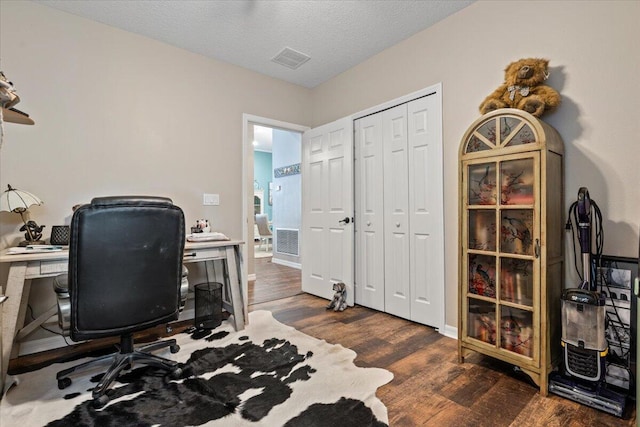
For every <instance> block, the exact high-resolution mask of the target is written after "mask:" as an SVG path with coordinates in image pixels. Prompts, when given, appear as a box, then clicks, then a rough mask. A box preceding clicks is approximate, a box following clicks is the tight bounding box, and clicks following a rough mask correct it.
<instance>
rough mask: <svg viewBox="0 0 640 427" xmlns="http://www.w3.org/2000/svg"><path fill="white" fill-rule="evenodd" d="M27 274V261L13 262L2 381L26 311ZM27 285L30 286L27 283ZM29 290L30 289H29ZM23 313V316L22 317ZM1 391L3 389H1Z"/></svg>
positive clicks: (5, 318)
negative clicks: (24, 294)
mask: <svg viewBox="0 0 640 427" xmlns="http://www.w3.org/2000/svg"><path fill="white" fill-rule="evenodd" d="M26 274H27V263H26V262H13V263H11V267H9V276H8V278H7V286H6V288H5V295H6V296H8V297H9V298H8V299H7V300H6V301H5V302H4V304H2V372H0V375H1V376H2V377H1V378H2V381H0V382H1V383H5V379H6V377H7V370H8V368H9V358H10V357H11V351H12V349H13V340H14V338H15V336H16V331H17V330H18V329H19V327H22V323H23V322H24V315H25V313H26V304H27V303H28V298H27V301H26V302H25V303H24V304H23V301H22V296H23V291H24V290H25V277H26ZM27 286H29V285H28V284H27ZM27 291H28V289H27ZM20 313H22V318H20ZM0 392H1V390H0Z"/></svg>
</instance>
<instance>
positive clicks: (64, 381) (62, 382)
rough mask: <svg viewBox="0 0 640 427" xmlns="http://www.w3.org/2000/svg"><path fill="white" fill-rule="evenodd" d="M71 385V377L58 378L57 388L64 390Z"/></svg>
mask: <svg viewBox="0 0 640 427" xmlns="http://www.w3.org/2000/svg"><path fill="white" fill-rule="evenodd" d="M70 385H71V378H60V379H59V380H58V389H59V390H64V389H65V388H67V387H69V386H70Z"/></svg>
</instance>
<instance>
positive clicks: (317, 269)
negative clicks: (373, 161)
mask: <svg viewBox="0 0 640 427" xmlns="http://www.w3.org/2000/svg"><path fill="white" fill-rule="evenodd" d="M353 203H354V201H353V120H352V119H351V118H345V119H340V120H337V121H335V122H332V123H329V124H326V125H323V126H320V127H318V128H315V129H311V130H309V131H307V132H305V133H304V134H303V137H302V233H303V239H304V240H303V241H304V245H302V290H303V291H304V292H308V293H310V294H313V295H317V296H320V297H323V298H327V299H331V298H332V297H333V293H334V292H333V289H332V287H333V284H334V283H336V282H344V283H345V285H346V286H347V302H348V304H349V305H353V302H354V292H353V281H354V255H353V248H354V241H353V240H354V232H353V222H352V221H351V218H352V217H353ZM346 219H348V221H346Z"/></svg>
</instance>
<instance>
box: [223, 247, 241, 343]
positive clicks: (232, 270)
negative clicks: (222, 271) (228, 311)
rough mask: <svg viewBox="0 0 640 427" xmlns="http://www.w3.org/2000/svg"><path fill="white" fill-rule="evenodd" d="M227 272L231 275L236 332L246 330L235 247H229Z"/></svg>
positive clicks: (230, 289) (230, 287) (230, 290)
mask: <svg viewBox="0 0 640 427" xmlns="http://www.w3.org/2000/svg"><path fill="white" fill-rule="evenodd" d="M226 252H227V272H228V273H229V292H230V293H231V304H232V306H233V318H234V321H235V327H236V331H239V330H242V329H244V318H245V316H244V298H243V295H242V283H240V278H239V277H238V259H237V257H236V249H235V247H234V246H227V249H226Z"/></svg>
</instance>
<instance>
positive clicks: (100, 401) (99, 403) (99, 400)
mask: <svg viewBox="0 0 640 427" xmlns="http://www.w3.org/2000/svg"><path fill="white" fill-rule="evenodd" d="M107 403H109V396H107V395H106V394H103V395H102V396H99V397H96V398H95V399H93V407H94V408H96V409H100V408H102V407H103V406H104V405H106V404H107Z"/></svg>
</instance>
